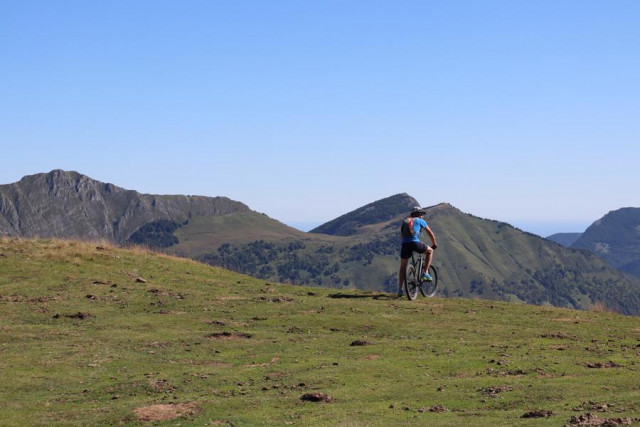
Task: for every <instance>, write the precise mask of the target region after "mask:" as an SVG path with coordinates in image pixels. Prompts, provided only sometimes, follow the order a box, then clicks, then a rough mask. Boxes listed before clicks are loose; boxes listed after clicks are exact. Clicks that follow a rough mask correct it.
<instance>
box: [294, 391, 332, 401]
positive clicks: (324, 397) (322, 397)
mask: <svg viewBox="0 0 640 427" xmlns="http://www.w3.org/2000/svg"><path fill="white" fill-rule="evenodd" d="M300 400H303V401H306V402H325V403H329V402H333V397H331V396H330V395H328V394H326V393H306V394H303V395H302V396H300Z"/></svg>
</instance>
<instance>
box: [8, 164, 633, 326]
mask: <svg viewBox="0 0 640 427" xmlns="http://www.w3.org/2000/svg"><path fill="white" fill-rule="evenodd" d="M418 204H419V203H418V201H416V200H415V199H414V198H412V197H411V196H409V195H407V194H398V195H394V196H391V197H388V198H385V199H382V200H379V201H376V202H373V203H370V204H368V205H366V206H363V207H362V208H359V209H356V210H354V211H353V212H349V213H347V214H345V215H342V216H340V217H339V218H336V219H335V220H333V221H330V222H328V223H326V224H324V225H321V226H320V227H317V228H316V229H314V230H312V231H311V232H309V233H305V232H302V231H299V230H296V229H294V228H291V227H288V226H286V225H285V224H282V223H280V222H278V221H276V220H274V219H271V218H269V217H268V216H266V215H264V214H260V213H257V212H254V211H252V210H251V209H250V208H249V207H247V206H246V205H245V204H243V203H240V202H236V201H233V200H230V199H227V198H224V197H213V198H211V197H199V196H157V195H156V196H154V195H146V194H140V193H137V192H135V191H132V190H124V189H122V188H119V187H116V186H115V185H113V184H105V183H101V182H98V181H95V180H92V179H91V178H88V177H87V176H84V175H82V174H79V173H77V172H64V171H61V170H55V171H52V172H50V173H48V174H38V175H32V176H27V177H24V178H23V179H22V180H20V181H19V182H17V183H14V184H8V185H1V186H0V236H2V235H5V236H20V237H59V238H82V239H108V240H111V241H114V242H116V243H118V244H124V245H126V244H130V243H135V244H142V245H148V246H151V247H154V248H157V249H158V250H162V251H164V252H167V253H170V254H175V255H179V256H185V257H190V258H195V259H198V260H201V261H204V262H207V263H210V264H212V265H218V266H223V267H226V268H229V269H232V270H235V271H239V272H243V273H247V274H251V275H253V276H256V277H259V278H263V279H265V280H270V281H280V282H284V283H296V284H311V285H316V286H328V287H335V288H359V289H369V290H385V291H391V292H393V291H395V289H396V288H397V270H398V265H399V254H398V252H399V233H398V230H399V224H400V222H401V220H402V218H403V217H404V216H405V215H407V213H408V212H409V210H410V209H411V207H413V206H415V205H418ZM625 218H627V216H625ZM427 220H428V221H429V223H430V224H431V226H432V229H433V230H434V232H435V233H436V235H437V238H438V244H439V247H438V249H437V250H436V254H435V261H434V264H435V265H436V266H437V267H438V268H439V271H440V276H441V281H442V284H443V290H442V295H444V296H451V297H481V298H487V299H495V300H510V301H523V302H527V303H533V304H551V305H555V306H562V307H574V308H582V309H587V308H589V307H591V306H593V305H604V306H606V307H608V308H610V309H612V310H616V311H619V312H622V313H626V314H640V279H639V278H638V277H635V276H632V275H628V274H624V273H622V272H620V271H618V270H617V269H615V268H613V267H612V266H611V265H609V262H607V261H605V260H603V259H601V258H600V257H598V256H596V255H594V253H592V252H590V251H587V250H584V249H576V248H566V247H564V246H562V245H559V244H557V243H555V242H553V241H551V240H548V239H543V238H541V237H539V236H536V235H533V234H530V233H526V232H523V231H521V230H518V229H516V228H514V227H512V226H510V225H509V224H506V223H503V222H498V221H492V220H486V219H481V218H478V217H475V216H473V215H470V214H466V213H463V212H461V211H460V210H458V209H456V208H455V207H453V206H451V205H450V204H447V203H441V204H438V205H435V206H431V207H429V208H428V209H427ZM603 220H604V219H603ZM616 221H617V220H616ZM604 222H605V223H606V224H607V227H608V226H609V225H610V224H615V223H616V222H610V221H609V220H607V221H604ZM631 222H633V221H632V220H630V223H631ZM637 224H640V223H636V225H637ZM611 226H612V227H613V228H615V226H614V225H611ZM595 231H598V232H599V233H600V232H602V233H605V234H607V233H610V232H608V231H607V228H601V227H596V229H595ZM589 234H592V233H591V232H590V230H587V232H585V233H584V235H583V236H582V237H581V238H580V239H579V240H578V241H576V243H575V244H576V245H577V244H581V245H587V246H588V245H592V247H591V248H587V249H593V248H594V247H595V248H600V249H601V252H605V253H607V254H617V255H615V258H616V259H617V260H620V267H621V268H622V267H623V268H625V271H628V272H630V273H633V272H634V271H636V269H635V268H636V267H634V266H636V265H637V264H634V258H633V257H634V256H638V255H637V253H636V255H634V253H635V252H633V251H628V252H624V251H623V252H624V253H625V256H624V257H623V256H622V255H621V254H620V253H618V251H617V249H616V250H614V249H613V246H616V245H618V243H617V242H622V241H623V239H621V238H616V239H615V240H611V241H609V240H605V239H604V238H598V239H595V240H593V239H592V240H585V239H586V237H588V236H589ZM622 234H625V233H622ZM580 242H582V243H580ZM625 242H626V241H625ZM633 242H634V241H633V240H630V241H629V242H627V243H628V244H630V245H633V244H634V243H633ZM603 244H608V245H609V246H606V250H605V249H604V248H605V246H603ZM635 244H636V245H637V243H635ZM594 245H595V246H594ZM598 245H600V246H598ZM582 247H584V246H582ZM636 247H637V246H636ZM601 255H602V254H601ZM636 259H640V256H638V258H636Z"/></svg>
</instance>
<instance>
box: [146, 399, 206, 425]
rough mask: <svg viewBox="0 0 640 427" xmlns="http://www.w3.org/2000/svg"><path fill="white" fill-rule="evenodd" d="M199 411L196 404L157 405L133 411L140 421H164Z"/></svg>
mask: <svg viewBox="0 0 640 427" xmlns="http://www.w3.org/2000/svg"><path fill="white" fill-rule="evenodd" d="M199 411H200V407H199V406H198V405H197V404H196V403H193V402H192V403H176V404H167V405H163V404H159V405H151V406H145V407H142V408H138V409H136V410H134V412H135V413H136V415H137V416H138V420H140V421H166V420H173V419H176V418H180V417H184V416H186V415H193V414H196V413H198V412H199Z"/></svg>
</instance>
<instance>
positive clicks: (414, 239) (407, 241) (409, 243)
mask: <svg viewBox="0 0 640 427" xmlns="http://www.w3.org/2000/svg"><path fill="white" fill-rule="evenodd" d="M425 213H426V212H425V210H424V209H423V208H421V207H420V206H416V207H414V208H413V210H412V211H411V218H413V235H412V236H411V237H403V238H402V248H401V249H400V272H399V278H398V295H399V296H401V295H402V293H403V288H402V286H403V285H406V272H407V264H408V263H409V258H411V254H412V253H413V252H414V251H415V252H418V253H421V254H424V253H426V262H425V264H424V271H423V272H422V280H426V281H427V282H431V281H433V277H431V275H430V274H429V273H428V271H429V266H430V265H431V260H433V250H434V249H435V248H437V247H438V245H437V244H436V236H435V235H434V234H433V231H431V228H429V225H428V224H427V221H425V220H424V215H425ZM423 229H424V230H426V232H427V234H428V235H429V238H430V239H431V243H432V244H431V247H429V246H427V245H425V244H424V243H422V242H421V241H420V233H421V232H422V230H423Z"/></svg>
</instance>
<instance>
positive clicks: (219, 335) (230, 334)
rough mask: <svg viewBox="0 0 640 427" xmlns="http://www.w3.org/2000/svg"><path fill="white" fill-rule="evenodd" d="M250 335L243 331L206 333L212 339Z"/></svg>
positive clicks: (236, 338)
mask: <svg viewBox="0 0 640 427" xmlns="http://www.w3.org/2000/svg"><path fill="white" fill-rule="evenodd" d="M251 336H252V335H251V334H246V333H244V332H214V333H213V334H209V335H207V338H211V339H214V340H241V339H249V338H251Z"/></svg>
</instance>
